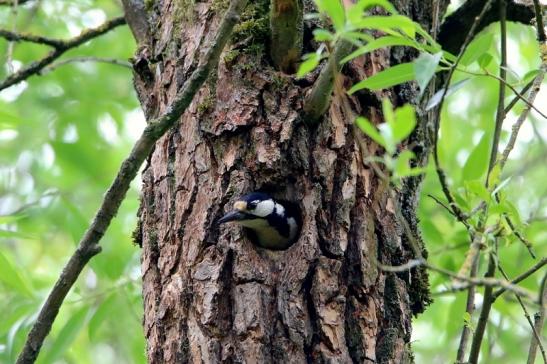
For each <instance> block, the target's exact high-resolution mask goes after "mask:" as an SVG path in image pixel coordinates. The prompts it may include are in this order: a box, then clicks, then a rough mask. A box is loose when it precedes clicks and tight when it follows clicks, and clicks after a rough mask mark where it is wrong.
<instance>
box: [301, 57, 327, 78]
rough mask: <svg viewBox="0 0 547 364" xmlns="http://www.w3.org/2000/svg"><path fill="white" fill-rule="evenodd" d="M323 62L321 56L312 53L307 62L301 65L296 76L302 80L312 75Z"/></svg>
mask: <svg viewBox="0 0 547 364" xmlns="http://www.w3.org/2000/svg"><path fill="white" fill-rule="evenodd" d="M320 61H321V56H320V55H319V54H317V53H310V54H309V55H308V57H307V58H306V60H305V61H304V62H302V63H300V66H299V67H298V72H297V73H296V76H297V77H299V78H301V77H304V76H305V75H307V74H308V73H310V72H311V71H313V70H314V69H315V67H317V65H318V64H319V62H320Z"/></svg>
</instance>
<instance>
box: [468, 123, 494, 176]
mask: <svg viewBox="0 0 547 364" xmlns="http://www.w3.org/2000/svg"><path fill="white" fill-rule="evenodd" d="M490 140H491V138H490V135H488V134H487V133H485V134H483V136H482V137H481V140H480V141H479V143H478V144H477V146H476V147H475V148H474V149H473V150H472V151H471V154H470V155H469V157H468V158H467V161H466V162H465V164H464V166H463V170H462V178H463V180H465V181H470V180H475V179H479V178H481V177H482V176H483V175H484V173H486V169H487V168H488V159H489V157H490Z"/></svg>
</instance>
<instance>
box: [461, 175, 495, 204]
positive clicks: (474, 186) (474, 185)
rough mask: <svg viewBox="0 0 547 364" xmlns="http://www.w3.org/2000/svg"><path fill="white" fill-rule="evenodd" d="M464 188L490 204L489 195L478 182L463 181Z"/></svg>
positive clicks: (481, 183) (482, 184)
mask: <svg viewBox="0 0 547 364" xmlns="http://www.w3.org/2000/svg"><path fill="white" fill-rule="evenodd" d="M464 184H465V187H466V188H467V190H468V191H469V192H471V193H472V194H474V195H476V196H478V197H479V198H481V199H482V200H483V201H485V202H490V193H489V192H488V190H487V189H486V187H485V186H484V183H483V182H481V181H480V180H473V181H465V182H464Z"/></svg>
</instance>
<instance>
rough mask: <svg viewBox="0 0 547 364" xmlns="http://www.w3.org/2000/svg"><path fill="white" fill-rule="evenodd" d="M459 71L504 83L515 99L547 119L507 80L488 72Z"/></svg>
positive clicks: (546, 116) (459, 69)
mask: <svg viewBox="0 0 547 364" xmlns="http://www.w3.org/2000/svg"><path fill="white" fill-rule="evenodd" d="M457 70H458V71H459V72H462V73H466V74H468V75H472V76H479V77H490V78H493V79H495V80H497V81H499V82H502V83H503V84H504V85H505V86H507V87H508V88H509V89H510V90H511V91H512V92H513V94H515V97H516V98H517V99H518V100H521V101H523V102H524V103H525V104H526V105H528V106H529V107H531V108H532V109H534V110H535V111H536V112H537V113H538V114H540V115H541V116H543V117H544V118H546V119H547V115H545V114H544V113H543V112H542V111H541V110H540V109H538V108H537V107H535V106H534V105H533V104H532V103H531V102H530V101H528V100H527V99H526V97H524V94H523V93H521V92H518V90H517V89H516V88H515V87H514V86H513V85H511V84H510V83H509V82H507V81H506V80H505V79H502V78H501V77H499V76H496V75H493V74H491V73H489V72H488V71H485V73H479V72H473V71H468V70H466V69H463V68H458V69H457ZM504 71H505V72H506V69H504ZM500 72H501V70H500ZM518 100H517V101H518Z"/></svg>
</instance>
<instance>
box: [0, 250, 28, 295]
mask: <svg viewBox="0 0 547 364" xmlns="http://www.w3.org/2000/svg"><path fill="white" fill-rule="evenodd" d="M0 282H2V283H4V284H5V285H7V286H9V287H10V288H12V289H13V290H15V291H16V292H19V293H20V294H22V295H25V296H27V297H33V296H34V293H33V289H32V286H31V284H30V282H29V281H28V279H27V278H26V277H24V276H23V274H21V273H20V272H19V271H18V270H17V269H16V268H15V266H14V265H13V264H12V263H11V262H10V261H9V260H8V259H7V258H6V256H4V255H3V254H2V253H0Z"/></svg>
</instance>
